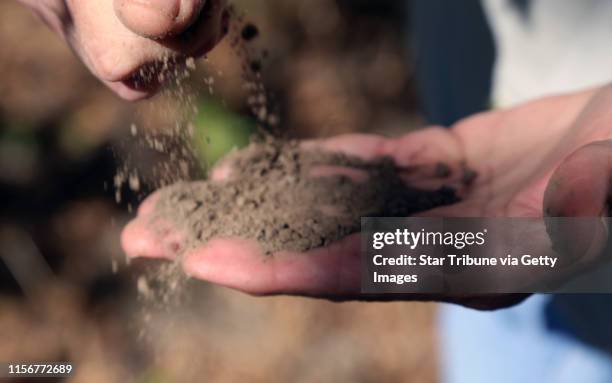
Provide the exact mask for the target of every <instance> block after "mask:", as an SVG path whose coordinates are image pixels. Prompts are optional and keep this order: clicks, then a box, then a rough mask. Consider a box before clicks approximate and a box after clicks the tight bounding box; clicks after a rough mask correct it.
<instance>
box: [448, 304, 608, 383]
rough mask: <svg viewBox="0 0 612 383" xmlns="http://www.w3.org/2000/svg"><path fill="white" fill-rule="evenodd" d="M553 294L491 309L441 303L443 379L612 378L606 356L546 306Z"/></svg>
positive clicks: (473, 382) (565, 382) (591, 381)
mask: <svg viewBox="0 0 612 383" xmlns="http://www.w3.org/2000/svg"><path fill="white" fill-rule="evenodd" d="M561 297H562V296H561ZM576 297H577V298H579V297H578V296H576ZM584 297H588V296H586V295H585V296H584ZM557 298H558V297H553V296H546V295H536V296H533V297H531V298H530V299H528V300H527V301H525V302H523V303H522V304H520V305H518V306H516V307H513V308H510V309H506V310H499V311H495V312H479V311H475V310H470V309H466V308H462V307H458V306H451V305H445V306H444V307H443V308H442V310H441V313H440V317H439V324H440V332H441V333H440V337H439V339H440V341H441V345H440V346H441V347H440V352H441V355H440V356H441V361H442V382H444V383H464V382H468V383H479V382H487V383H488V382H497V383H505V382H508V383H511V382H512V383H514V382H522V383H530V382H550V383H576V382H580V383H582V382H584V383H600V382H601V383H604V382H612V359H611V358H610V354H608V353H606V352H604V351H602V350H600V349H598V348H595V347H593V346H592V345H589V344H587V343H585V342H584V340H583V339H579V338H577V337H576V334H574V333H571V332H569V331H568V330H569V329H568V328H565V327H557V326H558V324H557V323H556V321H558V320H559V316H560V313H558V312H551V311H550V310H549V309H548V308H550V307H551V306H550V305H551V303H554V300H555V299H557ZM572 298H573V297H572ZM600 299H601V300H606V299H607V300H609V299H612V298H609V297H606V296H600ZM595 303H596V304H595V305H594V306H593V307H592V308H595V312H598V313H599V314H604V315H603V316H604V317H607V318H608V319H610V318H611V317H612V316H611V315H610V311H611V310H604V311H603V312H602V311H601V309H602V305H601V304H602V303H603V302H602V301H599V302H595ZM552 307H554V306H552ZM608 307H612V305H608ZM610 323H612V322H608V324H610ZM592 330H593V332H594V333H602V331H603V333H610V330H609V329H608V328H605V329H604V328H592Z"/></svg>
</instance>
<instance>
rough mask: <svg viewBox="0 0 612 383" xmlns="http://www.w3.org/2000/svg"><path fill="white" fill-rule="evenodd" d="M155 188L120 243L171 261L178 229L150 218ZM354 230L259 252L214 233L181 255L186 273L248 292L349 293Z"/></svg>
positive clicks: (355, 287)
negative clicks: (318, 242)
mask: <svg viewBox="0 0 612 383" xmlns="http://www.w3.org/2000/svg"><path fill="white" fill-rule="evenodd" d="M158 198H159V194H158V193H154V194H153V195H152V196H150V197H149V198H148V199H147V200H146V201H145V202H143V204H142V205H141V207H140V208H139V211H138V216H137V217H136V218H135V219H134V220H133V221H132V222H130V223H129V224H128V225H127V226H126V228H125V229H124V230H123V233H122V235H121V244H122V247H123V249H124V251H125V252H126V254H127V255H128V257H130V258H138V257H144V258H154V259H165V260H174V259H176V258H177V255H178V254H179V253H181V251H182V246H183V245H182V244H183V238H182V235H181V233H180V232H179V230H177V228H176V227H175V226H174V225H173V224H172V223H170V222H168V221H165V220H163V219H161V218H156V219H153V217H154V216H153V215H152V213H153V209H154V207H155V203H156V201H157V199H158ZM359 249H360V242H359V236H358V235H357V234H355V235H352V236H349V237H346V238H344V239H342V240H340V241H338V242H336V243H334V244H332V245H331V246H329V247H327V248H321V249H315V250H311V251H308V252H306V253H296V252H280V253H275V254H273V255H265V254H263V252H262V251H261V248H260V247H259V245H258V244H257V243H256V242H255V241H251V240H245V239H226V238H218V239H214V240H211V241H209V242H208V243H207V244H205V245H203V246H200V247H198V248H196V249H194V250H189V251H186V252H185V254H184V255H183V259H182V260H181V261H182V262H183V264H182V265H183V269H184V271H185V273H186V274H188V275H190V276H192V277H194V278H198V279H201V280H205V281H209V282H212V283H216V284H219V285H223V286H227V287H231V288H234V289H238V290H241V291H244V292H247V293H250V294H258V295H268V294H281V293H283V294H301V295H315V296H333V295H338V296H341V295H355V294H359V289H360V287H359V286H360V284H359V283H360V268H359V267H360V266H359V262H360V252H359Z"/></svg>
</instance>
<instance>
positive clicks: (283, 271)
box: [123, 91, 612, 297]
mask: <svg viewBox="0 0 612 383" xmlns="http://www.w3.org/2000/svg"><path fill="white" fill-rule="evenodd" d="M608 93H610V92H609V91H602V92H599V93H594V92H586V93H582V94H576V95H572V96H565V97H558V98H552V99H546V100H542V101H538V102H535V103H531V104H527V105H525V106H523V107H519V108H516V109H514V110H509V111H505V112H493V113H485V114H481V115H478V116H476V117H473V118H471V119H468V120H465V121H463V122H461V123H459V124H458V125H457V126H455V127H453V128H452V129H442V128H428V129H424V130H421V131H417V132H415V133H410V134H407V135H405V136H404V137H402V138H399V139H385V138H382V137H378V136H366V135H349V136H342V137H336V138H332V139H328V140H325V141H319V142H311V143H308V145H315V146H317V147H318V148H322V149H326V150H334V151H343V152H347V153H349V154H352V155H358V156H361V157H364V158H374V157H378V156H390V157H392V158H393V159H394V160H395V162H396V164H397V165H398V166H400V167H408V166H410V168H411V169H413V171H411V172H410V174H409V175H406V180H407V182H409V183H411V184H413V185H416V186H420V187H424V188H431V187H439V186H441V185H443V184H444V185H450V186H453V187H455V189H456V190H457V191H458V193H459V195H460V197H461V202H459V203H457V204H454V205H450V206H445V207H441V208H436V209H434V210H431V211H428V212H424V213H422V214H421V215H424V216H444V217H468V216H473V217H474V216H480V217H491V216H510V217H541V216H543V215H544V213H543V206H545V203H544V199H545V192H546V190H547V185H548V184H549V181H550V179H551V177H552V175H553V172H554V171H555V169H556V168H557V167H558V166H559V164H560V163H561V162H562V161H563V160H564V159H565V158H566V157H567V156H568V155H569V154H570V153H571V152H573V151H575V150H576V149H577V148H579V147H581V146H583V145H585V144H587V143H590V142H593V141H598V140H602V139H607V138H610V137H611V136H612V132H611V131H610V129H608V128H607V127H606V124H603V123H601V121H600V120H601V118H602V114H605V113H607V108H602V107H598V103H599V104H602V105H605V104H606V103H605V102H604V101H605V99H606V98H608V96H607V94H608ZM594 95H595V96H597V97H594ZM602 99H603V100H602ZM585 107H586V109H585ZM589 108H590V109H592V111H590V110H589ZM585 110H586V111H585ZM604 117H605V116H604ZM577 118H578V121H576V119H577ZM611 119H612V116H611ZM611 119H608V121H610V120H611ZM604 120H605V119H604ZM591 152H592V151H591ZM587 154H588V153H587ZM598 155H599V154H596V155H594V156H592V157H597V156H598ZM583 157H584V156H583ZM586 157H589V155H587V156H586ZM595 159H597V158H595ZM587 160H588V158H587ZM438 163H444V164H446V165H448V166H450V168H451V176H449V177H448V178H445V179H440V178H439V177H438V176H436V175H435V171H434V170H433V169H434V168H435V164H438ZM466 168H470V169H472V170H474V171H475V172H476V173H477V174H478V176H477V177H476V178H475V179H474V180H473V182H467V181H470V180H466V179H465V177H464V174H465V173H464V171H463V170H464V169H466ZM570 168H571V167H570ZM414 169H416V171H415V170H414ZM606 171H607V170H606ZM221 173H222V172H220V173H218V174H221ZM570 175H572V174H570ZM596 175H598V174H597V172H593V173H592V176H593V177H595V176H596ZM555 177H556V176H555ZM574 178H575V177H574ZM606 179H607V178H606ZM564 182H565V184H564V185H556V186H554V187H549V188H548V189H549V192H547V193H550V190H552V194H551V195H552V197H551V196H547V198H548V199H549V200H550V201H549V205H550V206H551V207H550V208H551V209H553V210H554V209H557V210H556V211H552V212H548V213H549V214H553V215H567V214H566V213H567V212H566V211H563V209H566V210H567V209H569V210H571V209H574V208H578V207H580V208H583V209H582V210H581V213H585V214H587V215H588V214H599V213H600V212H601V206H599V204H598V203H594V204H593V206H587V207H584V206H578V207H577V206H574V205H572V204H567V203H561V202H560V201H563V202H567V196H566V195H564V194H563V193H560V192H559V193H557V192H555V188H556V187H557V186H558V187H559V188H561V189H563V188H564V187H565V188H567V187H572V186H575V184H576V182H574V180H573V179H568V180H565V181H564ZM598 185H599V186H598ZM606 185H607V183H606V182H599V183H596V182H593V183H591V184H590V186H589V189H588V190H587V191H588V192H592V193H600V194H601V193H602V191H601V190H599V189H605V190H604V191H605V193H607V186H606ZM563 190H565V189H563ZM595 200H597V198H595ZM151 205H152V203H151V202H148V203H145V204H144V206H143V207H142V208H141V212H140V215H139V218H137V219H136V220H135V221H134V222H133V223H131V224H130V226H128V228H127V229H126V230H125V232H124V236H123V244H124V247H125V248H126V251H127V252H128V254H129V255H132V256H149V257H158V258H171V257H172V255H171V254H170V253H168V252H167V251H164V244H163V241H164V239H163V238H157V237H154V236H153V235H152V234H151V231H150V230H148V229H147V227H146V222H147V220H146V216H147V214H148V212H149V210H150V206H151ZM559 209H561V210H559ZM584 209H586V210H584ZM359 247H360V241H359V235H358V234H356V235H351V236H349V237H346V238H344V239H342V240H340V241H338V242H337V243H334V244H332V245H331V246H329V247H327V248H321V249H314V250H311V251H309V252H307V253H305V254H295V253H290V252H281V253H277V254H274V255H273V256H272V257H269V256H265V255H263V254H262V252H261V251H260V250H259V248H258V246H257V244H256V243H254V242H252V241H247V240H239V239H221V238H220V239H215V240H213V241H210V242H209V243H208V244H206V245H205V246H202V247H201V248H198V249H195V250H193V251H190V252H189V253H188V254H187V255H186V256H185V258H184V260H183V268H184V270H185V272H186V273H188V274H190V275H192V276H194V277H196V278H199V279H203V280H208V281H211V282H213V283H218V284H221V285H225V286H229V287H232V288H236V289H239V290H242V291H246V292H249V293H253V294H278V293H287V294H301V295H309V296H324V297H355V296H358V294H359V290H360V283H359V281H360V262H359Z"/></svg>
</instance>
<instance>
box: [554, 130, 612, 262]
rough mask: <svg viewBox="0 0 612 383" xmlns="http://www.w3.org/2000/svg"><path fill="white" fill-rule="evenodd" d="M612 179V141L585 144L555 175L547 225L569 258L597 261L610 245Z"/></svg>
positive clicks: (563, 252)
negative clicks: (608, 243)
mask: <svg viewBox="0 0 612 383" xmlns="http://www.w3.org/2000/svg"><path fill="white" fill-rule="evenodd" d="M611 180H612V141H599V142H595V143H592V144H589V145H586V146H583V147H582V148H580V149H578V150H577V151H575V152H574V153H572V154H571V155H570V156H569V157H568V158H566V159H565V160H564V161H563V162H562V163H561V165H560V166H559V167H558V168H557V170H556V171H555V172H554V174H553V176H552V177H551V179H550V181H549V183H548V186H547V189H546V192H545V194H544V215H545V220H546V227H547V231H548V233H549V236H550V238H551V240H552V243H553V247H554V249H555V250H556V251H557V252H559V253H561V254H563V255H566V256H568V260H569V261H574V262H575V261H577V260H579V259H580V260H581V261H585V262H590V261H593V260H595V259H597V258H599V256H600V255H601V253H602V251H603V250H604V248H605V247H606V244H607V242H608V219H607V216H608V215H609V202H610V201H611V200H612V188H611ZM563 217H572V219H563Z"/></svg>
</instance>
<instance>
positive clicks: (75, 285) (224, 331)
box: [0, 0, 437, 383]
mask: <svg viewBox="0 0 612 383" xmlns="http://www.w3.org/2000/svg"><path fill="white" fill-rule="evenodd" d="M234 4H235V6H236V9H237V11H238V13H244V15H245V16H244V18H243V20H242V24H241V25H244V24H247V23H253V24H254V25H255V26H256V27H257V29H258V30H259V35H258V36H257V38H255V39H254V40H252V41H250V42H248V43H247V45H246V48H242V47H241V45H240V44H239V46H238V47H237V46H236V44H232V39H231V38H227V39H225V40H224V42H223V43H222V44H221V45H220V46H218V47H217V48H215V50H214V51H213V52H211V53H210V54H209V56H208V57H207V58H206V59H202V60H199V61H198V63H197V69H196V70H195V71H194V72H193V73H189V75H186V76H184V78H183V81H184V83H185V88H181V89H180V90H177V89H174V90H169V91H167V92H165V94H162V95H160V96H159V97H157V98H156V99H154V100H148V101H145V102H142V103H139V104H136V105H134V104H128V103H126V102H123V101H120V100H118V99H117V98H116V97H115V96H113V95H112V94H111V93H110V91H108V90H106V88H104V86H102V85H101V84H99V83H98V82H97V81H96V80H95V79H94V78H93V77H92V76H91V75H90V74H89V73H88V72H87V71H86V69H85V68H84V67H83V66H82V65H81V64H80V62H79V61H78V60H77V59H76V58H75V57H74V56H73V54H72V53H71V52H70V50H69V48H67V47H66V46H65V45H64V44H63V43H62V42H61V41H60V40H59V39H58V38H57V37H56V36H55V35H53V34H52V33H51V32H50V31H49V30H47V28H46V27H45V26H44V25H43V24H42V23H41V22H39V21H38V20H37V19H36V18H35V17H34V16H33V15H32V14H30V12H29V11H28V10H27V9H25V8H23V7H21V6H20V5H18V4H17V3H16V2H14V1H2V2H0V46H1V47H2V52H1V53H0V73H2V79H1V80H0V360H2V361H22V360H23V361H54V360H57V361H61V360H69V361H72V362H73V363H74V364H75V365H76V374H75V375H74V376H73V377H72V378H70V380H69V381H71V382H88V383H91V382H127V381H134V382H143V383H145V382H191V381H202V380H203V379H205V380H206V381H215V382H226V381H227V382H233V381H244V380H247V381H253V382H259V381H261V382H274V381H292V382H310V381H352V382H374V381H389V380H402V381H403V380H406V379H407V377H410V381H415V382H434V381H436V380H437V361H436V358H437V357H436V349H435V336H436V333H435V319H434V315H435V305H433V304H419V303H358V302H355V303H330V302H325V301H321V300H313V299H303V298H294V297H274V298H253V297H249V296H246V295H244V294H241V293H237V292H234V291H230V290H227V289H223V288H219V287H215V286H211V285H208V284H204V283H195V282H193V283H190V285H189V295H190V299H189V300H188V303H185V304H183V305H179V306H178V307H172V308H164V307H156V308H147V309H143V304H142V302H141V301H140V300H139V296H138V293H137V280H138V277H139V276H140V275H141V274H142V273H143V271H144V270H145V269H147V268H150V267H154V266H152V265H151V264H150V262H148V263H140V262H138V263H136V264H134V263H132V264H128V263H127V262H126V259H125V256H124V255H123V253H122V251H121V249H120V246H119V233H120V231H121V228H122V227H123V225H124V224H125V223H126V222H127V221H128V220H129V218H130V217H131V216H132V214H133V213H132V211H133V209H134V208H135V207H136V206H137V205H138V203H139V201H141V200H142V198H144V197H145V196H146V195H147V194H148V193H149V192H150V191H151V190H154V189H155V188H157V187H159V186H162V185H164V184H166V183H169V182H172V181H174V180H177V179H181V178H185V177H194V176H198V175H201V171H199V172H198V169H200V168H202V167H206V166H209V165H211V164H213V163H214V162H215V161H216V160H217V159H218V158H219V157H220V156H222V155H223V153H225V152H227V151H228V150H231V149H232V148H233V147H236V146H242V145H245V144H246V143H247V142H248V139H249V135H250V134H251V133H252V132H253V131H254V129H255V125H256V119H255V118H254V117H253V116H252V113H250V107H249V96H250V93H249V90H248V89H247V87H245V65H247V66H249V65H252V62H251V61H249V60H251V59H252V58H255V59H256V60H258V62H259V61H260V62H261V67H262V69H261V82H262V83H263V84H265V87H266V89H267V95H268V98H269V99H271V100H272V101H271V104H273V108H274V110H275V112H276V113H277V114H278V117H279V118H280V124H279V126H280V127H281V130H282V132H283V133H284V134H287V135H289V136H291V137H299V138H305V137H325V136H331V135H335V134H339V133H346V132H355V131H360V132H380V133H384V134H388V135H398V134H401V133H403V132H406V131H407V130H409V129H413V128H416V127H418V126H420V125H421V124H422V118H421V116H420V114H419V112H418V110H419V106H418V104H417V100H416V97H415V94H416V91H415V79H414V77H413V72H414V70H413V68H412V67H411V62H413V60H412V58H411V57H410V52H411V49H410V46H409V42H408V40H409V39H407V37H406V36H407V34H406V33H405V32H406V29H407V28H408V27H407V26H408V24H409V12H408V10H406V9H404V8H403V2H401V1H394V0H378V1H367V0H362V1H349V0H299V1H298V0H295V1H283V0H265V1H258V2H252V1H248V0H237V1H234ZM238 28H240V27H238ZM244 49H246V51H248V52H249V56H248V57H246V56H245V55H244ZM241 52H242V53H241ZM245 60H247V61H246V62H245ZM184 89H188V91H184ZM177 92H178V93H177ZM177 94H179V95H180V97H177ZM194 105H195V106H196V108H195V109H193V108H191V107H192V106H194ZM186 107H189V108H191V110H190V111H189V112H188V113H186V112H185V111H184V109H185V108H186ZM173 129H175V130H177V129H178V130H181V131H182V130H183V129H187V130H193V131H194V136H193V139H191V143H192V145H191V146H192V148H191V149H192V150H191V151H189V153H179V154H178V156H179V157H181V156H182V157H186V158H187V161H185V162H183V161H179V160H177V153H176V152H175V151H174V147H173V146H172V145H166V142H163V143H162V144H159V145H158V144H157V143H159V142H158V141H156V139H151V137H152V136H151V133H150V132H160V135H161V137H163V136H164V133H163V132H164V131H167V130H173ZM145 132H148V133H145ZM160 140H161V139H160Z"/></svg>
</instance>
